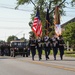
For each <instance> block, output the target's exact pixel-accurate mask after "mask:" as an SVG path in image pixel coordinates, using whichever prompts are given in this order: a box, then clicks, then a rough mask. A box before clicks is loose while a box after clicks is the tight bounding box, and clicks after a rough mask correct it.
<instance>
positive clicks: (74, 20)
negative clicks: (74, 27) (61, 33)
mask: <svg viewBox="0 0 75 75" xmlns="http://www.w3.org/2000/svg"><path fill="white" fill-rule="evenodd" d="M71 22H75V17H74V18H72V19H71V20H69V21H67V22H65V23H64V24H62V25H61V27H62V28H63V27H64V26H65V25H67V24H68V23H71Z"/></svg>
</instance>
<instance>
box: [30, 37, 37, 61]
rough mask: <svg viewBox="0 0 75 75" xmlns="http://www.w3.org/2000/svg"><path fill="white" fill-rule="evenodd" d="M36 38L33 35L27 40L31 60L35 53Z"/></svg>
mask: <svg viewBox="0 0 75 75" xmlns="http://www.w3.org/2000/svg"><path fill="white" fill-rule="evenodd" d="M35 47H36V40H35V39H34V37H31V38H30V40H29V48H30V50H31V53H32V60H34V56H35V54H36V48H35Z"/></svg>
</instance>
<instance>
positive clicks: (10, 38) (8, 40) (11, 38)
mask: <svg viewBox="0 0 75 75" xmlns="http://www.w3.org/2000/svg"><path fill="white" fill-rule="evenodd" d="M15 39H18V37H16V36H14V35H12V36H9V37H8V39H7V42H8V43H10V41H12V40H15Z"/></svg>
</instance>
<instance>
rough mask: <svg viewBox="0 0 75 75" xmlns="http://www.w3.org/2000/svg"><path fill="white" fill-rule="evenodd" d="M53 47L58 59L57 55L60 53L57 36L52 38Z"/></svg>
mask: <svg viewBox="0 0 75 75" xmlns="http://www.w3.org/2000/svg"><path fill="white" fill-rule="evenodd" d="M52 48H53V55H54V60H56V55H57V53H58V39H57V38H55V37H53V38H52Z"/></svg>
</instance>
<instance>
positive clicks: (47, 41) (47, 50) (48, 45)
mask: <svg viewBox="0 0 75 75" xmlns="http://www.w3.org/2000/svg"><path fill="white" fill-rule="evenodd" d="M43 40H44V49H45V57H46V60H47V59H49V54H50V50H51V41H50V38H49V37H48V36H45V37H44V39H43Z"/></svg>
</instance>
